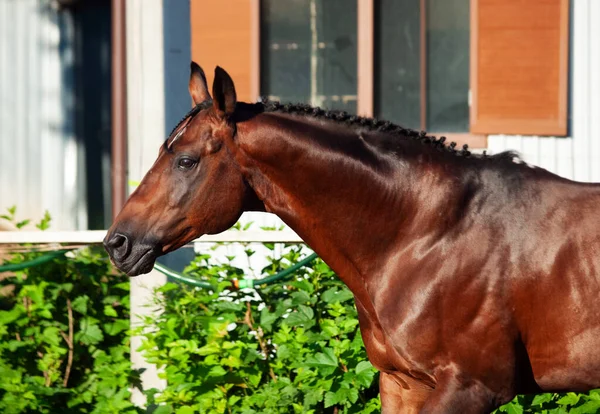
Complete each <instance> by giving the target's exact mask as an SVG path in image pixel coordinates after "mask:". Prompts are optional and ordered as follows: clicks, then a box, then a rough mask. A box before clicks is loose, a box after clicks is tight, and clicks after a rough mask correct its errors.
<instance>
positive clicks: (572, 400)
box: [556, 392, 579, 405]
mask: <svg viewBox="0 0 600 414" xmlns="http://www.w3.org/2000/svg"><path fill="white" fill-rule="evenodd" d="M578 402H579V395H577V394H575V393H574V392H570V393H568V394H567V395H565V396H564V397H562V398H561V399H560V400H558V401H557V402H556V403H557V404H558V405H575V404H577V403H578Z"/></svg>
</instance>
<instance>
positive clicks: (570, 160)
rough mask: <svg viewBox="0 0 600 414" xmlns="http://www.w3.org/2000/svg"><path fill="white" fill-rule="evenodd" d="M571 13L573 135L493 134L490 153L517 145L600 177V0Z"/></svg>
mask: <svg viewBox="0 0 600 414" xmlns="http://www.w3.org/2000/svg"><path fill="white" fill-rule="evenodd" d="M571 10H572V17H571V35H572V38H571V42H570V44H571V65H570V85H569V86H570V101H571V110H570V113H571V128H570V130H571V136H570V137H567V138H549V137H530V136H505V135H491V136H490V137H489V139H488V147H489V150H490V152H494V153H496V152H500V151H505V150H517V151H519V152H520V153H521V155H522V156H523V158H524V160H525V161H526V162H528V163H531V164H535V165H539V166H541V167H543V168H546V169H547V170H549V171H552V172H554V173H557V174H559V175H561V176H563V177H566V178H570V179H575V180H578V181H594V182H600V1H598V0H575V1H573V2H572V9H571Z"/></svg>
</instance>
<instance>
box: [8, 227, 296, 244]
mask: <svg viewBox="0 0 600 414" xmlns="http://www.w3.org/2000/svg"><path fill="white" fill-rule="evenodd" d="M104 236H106V230H90V231H2V232H0V244H22V243H33V244H46V243H64V244H99V243H102V240H103V239H104ZM223 242H238V243H251V242H256V243H301V242H302V239H301V238H300V237H299V236H298V235H297V234H296V233H294V232H293V231H292V230H287V229H286V230H280V231H270V230H247V231H238V230H227V231H225V232H223V233H219V234H213V235H206V236H202V237H200V238H199V239H196V240H194V243H223Z"/></svg>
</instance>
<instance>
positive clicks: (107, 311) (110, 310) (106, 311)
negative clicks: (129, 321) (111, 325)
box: [104, 305, 119, 318]
mask: <svg viewBox="0 0 600 414" xmlns="http://www.w3.org/2000/svg"><path fill="white" fill-rule="evenodd" d="M104 314H105V315H106V316H111V317H115V318H116V317H118V316H119V314H118V313H117V311H116V310H115V308H113V307H112V306H110V305H105V306H104Z"/></svg>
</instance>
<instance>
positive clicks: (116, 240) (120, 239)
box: [109, 234, 127, 249]
mask: <svg viewBox="0 0 600 414" xmlns="http://www.w3.org/2000/svg"><path fill="white" fill-rule="evenodd" d="M125 243H127V236H123V235H122V234H115V236H114V237H113V238H112V239H110V242H109V245H110V246H111V247H113V248H115V249H118V248H119V247H121V246H123V245H124V244H125Z"/></svg>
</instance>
